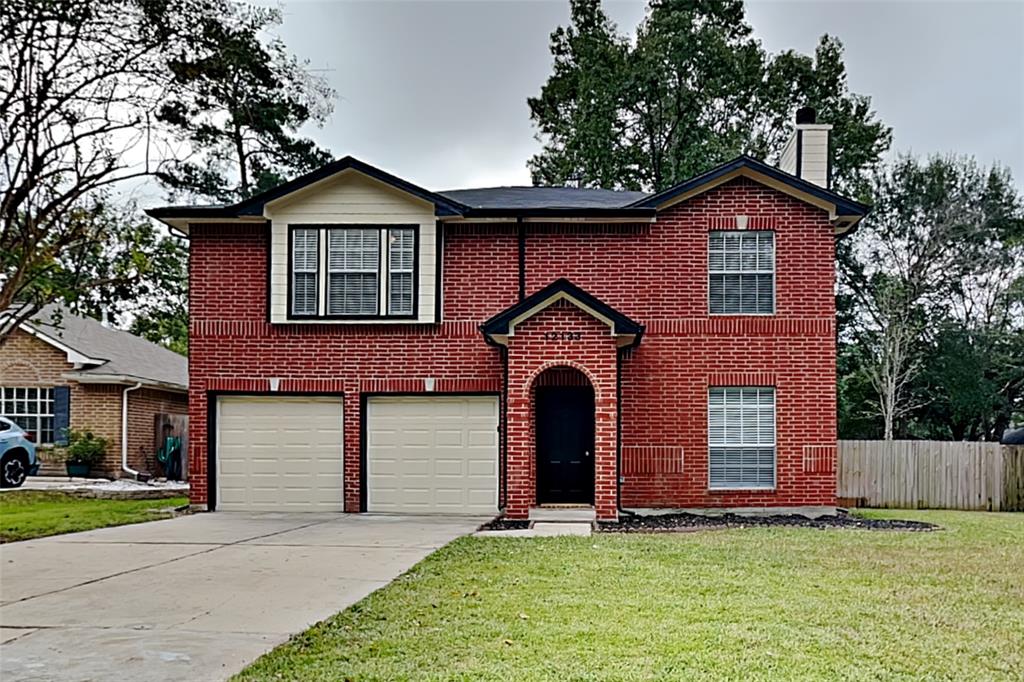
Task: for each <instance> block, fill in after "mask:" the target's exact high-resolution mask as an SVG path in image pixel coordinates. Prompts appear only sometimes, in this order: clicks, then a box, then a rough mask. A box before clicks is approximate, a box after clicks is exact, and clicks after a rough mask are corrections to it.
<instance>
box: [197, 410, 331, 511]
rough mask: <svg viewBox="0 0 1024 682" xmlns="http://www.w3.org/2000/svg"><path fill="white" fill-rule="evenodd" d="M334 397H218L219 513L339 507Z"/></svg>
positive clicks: (217, 503)
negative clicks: (220, 511)
mask: <svg viewBox="0 0 1024 682" xmlns="http://www.w3.org/2000/svg"><path fill="white" fill-rule="evenodd" d="M343 454H344V453H343V434H342V402H341V399H340V398H313V397H310V398H278V397H274V398H270V397H255V396H253V397H248V396H238V397H234V396H232V397H222V398H219V399H218V400H217V450H216V461H217V501H216V508H217V509H220V510H222V511H304V512H311V511H339V512H340V511H343V507H344V494H343V491H344V476H343V467H342V462H343Z"/></svg>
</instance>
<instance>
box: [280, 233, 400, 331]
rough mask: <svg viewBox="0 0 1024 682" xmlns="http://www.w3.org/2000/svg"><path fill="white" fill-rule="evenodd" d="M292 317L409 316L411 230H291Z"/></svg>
mask: <svg viewBox="0 0 1024 682" xmlns="http://www.w3.org/2000/svg"><path fill="white" fill-rule="evenodd" d="M290 240H291V242H290V244H291V274H290V276H291V294H290V295H291V300H290V301H289V306H290V311H291V315H293V316H297V317H301V316H305V317H318V318H319V317H328V318H343V317H353V318H370V317H374V318H375V317H405V318H408V317H412V316H414V315H415V314H416V300H415V299H416V278H417V268H418V266H419V263H418V260H419V259H418V258H417V253H416V247H417V236H416V228H415V227H410V226H405V225H401V226H385V225H381V226H370V225H365V226H364V225H360V226H351V227H349V226H345V227H342V226H335V225H317V226H308V227H307V226H303V227H299V226H295V227H293V228H292V231H291V237H290Z"/></svg>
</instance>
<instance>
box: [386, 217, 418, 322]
mask: <svg viewBox="0 0 1024 682" xmlns="http://www.w3.org/2000/svg"><path fill="white" fill-rule="evenodd" d="M388 246H389V248H390V253H389V254H388V273H389V279H388V312H389V313H391V314H392V315H412V293H413V286H412V283H413V279H412V278H413V267H414V265H415V246H416V235H415V233H414V232H413V231H412V230H391V231H390V234H389V235H388Z"/></svg>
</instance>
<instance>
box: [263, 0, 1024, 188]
mask: <svg viewBox="0 0 1024 682" xmlns="http://www.w3.org/2000/svg"><path fill="white" fill-rule="evenodd" d="M568 4H569V3H568V0H530V1H527V0H521V1H517V2H512V1H508V2H496V1H490V0H464V1H448V2H435V1H431V0H412V1H406V2H398V1H386V0H375V1H365V2H354V1H350V0H334V1H328V0H320V1H311V0H301V1H299V0H296V1H292V2H285V3H284V4H283V5H281V6H282V8H283V11H284V24H283V26H281V27H280V29H279V33H280V35H281V37H282V38H283V39H284V40H285V42H286V43H287V45H288V46H289V47H290V48H291V50H292V51H294V52H295V53H296V54H297V55H298V56H300V57H302V58H306V59H309V60H310V62H311V66H312V67H313V68H315V69H318V70H319V69H324V71H323V73H324V75H325V76H326V77H327V79H328V80H329V82H330V84H331V85H332V86H333V87H334V89H335V90H337V92H338V100H337V102H336V103H335V109H334V113H333V115H332V117H331V119H330V121H329V122H328V123H327V125H326V126H324V127H323V128H322V129H312V130H310V131H308V132H309V133H310V134H311V135H312V136H313V137H314V138H315V139H316V140H317V141H318V142H319V143H320V144H322V145H323V146H325V147H327V148H329V149H330V150H331V152H332V153H333V154H334V155H335V156H344V155H346V154H352V155H354V156H357V157H359V158H360V159H362V160H364V161H366V162H368V163H371V164H373V165H377V166H380V167H382V168H384V169H385V170H388V171H390V172H393V173H395V174H397V175H399V176H401V177H403V178H406V179H408V180H410V181H412V182H415V183H417V184H420V185H423V186H425V187H427V188H430V189H437V190H440V189H452V188H457V187H471V186H476V187H481V186H490V185H505V184H529V181H530V177H529V173H528V171H527V169H526V161H527V159H528V158H530V156H531V155H533V154H534V153H536V152H537V150H538V149H539V147H540V145H539V143H538V142H537V141H536V140H535V139H534V130H533V128H532V126H531V124H530V119H529V112H528V110H527V106H526V98H527V97H529V96H533V95H536V94H538V93H539V91H540V87H541V85H542V84H543V83H544V81H545V79H546V78H547V76H548V75H549V73H550V69H551V56H550V53H549V51H548V37H549V34H550V33H551V31H552V30H553V29H554V28H555V27H556V26H558V25H559V24H565V23H566V21H567V19H568ZM604 4H605V8H606V11H607V12H608V14H609V15H610V16H611V17H612V19H613V20H614V21H615V22H616V23H617V24H618V26H619V28H620V30H621V31H623V32H625V33H629V34H632V33H633V32H634V29H635V27H636V25H637V23H638V22H639V21H640V19H641V18H642V16H643V13H644V2H643V1H642V0H637V1H633V0H611V1H606V2H605V3H604ZM747 14H748V19H749V21H750V23H751V24H752V25H753V27H754V30H755V34H756V35H757V36H758V37H759V38H760V40H761V41H762V42H763V44H764V46H765V47H766V48H767V49H768V50H770V51H772V52H777V51H780V50H784V49H788V48H795V49H797V50H799V51H801V52H805V53H811V52H813V50H814V46H815V44H816V43H817V40H818V38H819V36H821V34H823V33H830V34H833V35H837V36H839V37H840V39H841V40H842V41H843V43H844V44H845V46H846V65H847V69H848V73H849V85H850V88H851V90H852V91H853V92H856V93H861V94H865V95H870V96H871V98H872V101H873V105H874V107H875V109H876V110H877V111H878V114H879V116H880V117H881V119H882V120H883V121H885V122H886V123H887V124H889V125H890V126H892V127H893V129H894V134H895V144H894V150H897V151H913V152H915V153H918V154H929V153H934V152H950V151H952V152H957V153H964V154H973V155H975V156H977V157H978V159H979V160H981V161H982V162H984V163H986V164H988V163H991V162H993V161H999V162H1001V163H1003V164H1005V165H1008V166H1010V168H1011V169H1012V171H1013V173H1014V176H1015V178H1016V181H1017V184H1018V185H1019V186H1022V187H1024V0H1016V1H1012V2H1011V1H1004V2H881V1H874V2H872V1H868V0H847V1H833V0H827V1H826V0H819V1H816V2H795V1H784V2H783V1H766V0H754V1H750V2H748V3H747Z"/></svg>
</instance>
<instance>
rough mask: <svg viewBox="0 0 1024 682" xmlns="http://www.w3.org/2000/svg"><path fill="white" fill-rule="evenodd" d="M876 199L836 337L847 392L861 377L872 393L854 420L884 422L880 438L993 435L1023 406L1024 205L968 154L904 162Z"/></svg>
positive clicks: (1006, 182) (854, 246)
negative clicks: (848, 310)
mask: <svg viewBox="0 0 1024 682" xmlns="http://www.w3.org/2000/svg"><path fill="white" fill-rule="evenodd" d="M873 193H874V197H875V206H874V209H873V211H872V213H871V214H870V215H869V216H868V217H867V218H866V219H865V221H864V224H863V226H862V227H861V228H860V230H859V231H858V232H857V233H855V234H854V236H853V237H851V238H850V239H849V242H850V243H849V255H848V260H847V261H846V267H845V268H843V269H842V270H841V273H840V274H841V278H840V287H841V292H842V293H843V294H844V295H845V296H847V297H848V298H849V300H850V301H852V302H853V308H852V310H853V311H854V314H853V315H852V316H851V317H850V318H849V319H848V320H847V325H846V326H845V327H844V328H843V330H844V331H843V333H842V334H841V337H840V341H841V343H842V344H843V345H844V346H845V347H844V348H843V349H841V356H842V357H844V358H845V361H846V363H847V364H846V367H847V369H848V371H849V372H850V373H851V374H850V376H848V380H847V382H846V386H845V388H846V389H847V391H848V392H847V393H846V397H847V398H848V399H849V398H851V397H852V394H851V393H850V392H849V390H850V389H851V388H853V387H855V386H856V385H857V383H858V381H860V382H865V381H866V383H867V384H868V385H870V387H871V389H872V390H871V391H861V392H860V394H859V396H858V398H857V399H856V405H857V406H856V407H855V408H854V407H852V406H848V408H849V409H850V411H849V412H848V413H847V417H854V414H853V413H855V412H860V413H861V416H865V415H867V416H875V417H878V418H880V419H881V422H882V435H883V436H884V437H885V438H892V437H894V436H896V435H901V434H902V435H905V436H910V435H916V436H930V437H936V438H958V439H959V438H996V439H997V438H998V437H999V435H1001V433H1002V429H1004V428H1006V427H1007V426H1008V425H1009V423H1010V422H1011V420H1012V418H1013V415H1014V413H1015V412H1016V413H1020V411H1021V410H1022V408H1024V404H1022V400H1024V395H1022V391H1024V354H1022V353H1021V352H1020V351H1021V349H1022V348H1024V204H1022V201H1021V198H1020V196H1019V194H1018V193H1017V191H1016V189H1015V187H1014V185H1013V180H1012V178H1011V177H1010V175H1009V173H1008V172H1007V171H1005V170H1003V169H1000V168H998V167H997V168H992V169H988V170H985V169H982V168H980V167H979V166H978V165H977V164H976V163H975V162H974V161H973V160H972V159H969V158H964V157H941V156H936V157H932V158H930V159H928V160H927V161H924V162H922V161H919V160H918V159H916V158H914V157H910V156H903V157H900V158H899V159H897V160H896V161H895V162H894V163H893V164H892V165H891V167H890V168H889V169H888V170H887V171H886V172H884V173H880V174H878V176H877V177H876V178H875V181H874V190H873ZM852 349H855V350H852ZM842 388H843V387H842V386H841V389H842ZM840 396H841V397H843V396H844V393H843V391H842V390H841V391H840Z"/></svg>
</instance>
